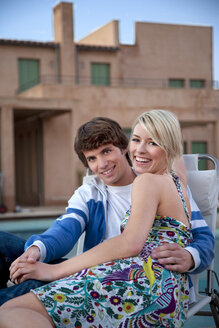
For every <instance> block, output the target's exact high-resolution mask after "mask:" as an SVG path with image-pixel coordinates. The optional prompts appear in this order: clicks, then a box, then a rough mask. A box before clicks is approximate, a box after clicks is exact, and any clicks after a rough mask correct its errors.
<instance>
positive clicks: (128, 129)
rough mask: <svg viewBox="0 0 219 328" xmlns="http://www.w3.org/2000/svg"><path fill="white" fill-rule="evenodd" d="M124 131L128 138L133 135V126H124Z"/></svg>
mask: <svg viewBox="0 0 219 328" xmlns="http://www.w3.org/2000/svg"><path fill="white" fill-rule="evenodd" d="M123 131H124V132H125V135H126V137H127V138H128V139H130V137H131V133H132V129H131V128H124V129H123Z"/></svg>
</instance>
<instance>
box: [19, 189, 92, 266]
mask: <svg viewBox="0 0 219 328" xmlns="http://www.w3.org/2000/svg"><path fill="white" fill-rule="evenodd" d="M85 194H86V192H85V190H84V187H83V186H82V187H80V188H79V189H77V190H76V191H75V193H74V194H73V196H72V197H71V199H70V200H69V203H68V207H67V208H66V213H65V214H64V215H62V216H60V217H59V218H58V219H56V220H55V221H54V222H53V224H52V226H51V227H50V228H49V229H47V230H46V231H45V232H44V233H42V234H39V235H33V236H31V237H30V238H29V239H28V240H27V242H26V244H25V250H26V249H27V248H28V247H30V246H32V245H36V246H38V247H39V249H40V253H41V257H40V261H41V262H46V263H48V262H50V261H53V260H55V259H58V258H60V257H62V256H65V255H66V254H68V253H69V252H70V251H71V250H72V248H73V247H74V245H75V244H76V242H77V241H78V239H79V237H80V236H81V234H82V232H83V231H84V230H85V228H86V225H87V223H88V208H87V202H86V199H85V197H84V195H85Z"/></svg>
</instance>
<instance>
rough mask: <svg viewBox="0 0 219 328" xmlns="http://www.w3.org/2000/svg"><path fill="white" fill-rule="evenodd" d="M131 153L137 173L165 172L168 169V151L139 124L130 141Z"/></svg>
mask: <svg viewBox="0 0 219 328" xmlns="http://www.w3.org/2000/svg"><path fill="white" fill-rule="evenodd" d="M129 154H130V158H131V161H132V165H133V168H134V170H135V172H136V173H138V174H141V173H146V172H148V173H155V174H163V173H164V172H166V171H167V159H166V153H165V151H164V150H163V149H161V148H160V146H158V145H157V144H156V143H155V142H154V141H153V139H152V138H151V137H150V136H149V135H148V133H147V132H146V130H145V129H144V128H143V127H142V126H141V124H139V123H138V124H137V125H136V126H135V128H134V130H133V134H132V136H131V141H130V143H129Z"/></svg>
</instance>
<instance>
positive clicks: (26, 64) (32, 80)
mask: <svg viewBox="0 0 219 328" xmlns="http://www.w3.org/2000/svg"><path fill="white" fill-rule="evenodd" d="M18 75H19V91H24V90H26V89H29V88H31V87H33V86H34V85H36V84H38V83H39V81H40V76H39V61H38V60H35V59H19V60H18Z"/></svg>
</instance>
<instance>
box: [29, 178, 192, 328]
mask: <svg viewBox="0 0 219 328" xmlns="http://www.w3.org/2000/svg"><path fill="white" fill-rule="evenodd" d="M173 179H174V181H175V183H176V186H177V190H178V191H179V194H180V196H181V198H182V200H183V205H184V208H185V211H186V213H187V216H188V212H187V209H186V205H185V202H184V198H183V194H182V190H181V187H180V184H179V180H178V178H177V177H176V176H175V175H173ZM129 215H130V210H129V211H128V212H127V214H126V216H125V218H124V220H123V221H122V225H121V229H122V230H123V229H124V227H125V224H126V222H127V220H128V218H129ZM190 241H191V232H190V230H189V229H188V228H187V227H186V226H185V225H184V224H183V223H181V222H179V221H177V220H175V219H173V218H170V217H167V216H165V217H162V216H156V217H155V220H154V224H153V227H152V229H151V232H150V234H149V236H148V238H147V240H146V242H145V245H144V247H143V249H142V251H141V252H140V253H139V255H138V256H136V257H130V258H123V259H119V260H115V261H111V262H107V263H104V264H102V265H97V266H94V267H91V268H89V269H85V270H82V271H81V272H79V273H77V274H75V275H71V276H69V277H67V278H63V279H60V280H57V281H55V282H52V283H50V284H47V285H45V286H43V287H40V288H38V289H36V290H33V292H34V293H35V294H36V295H37V297H38V298H39V299H40V300H41V302H42V303H43V305H44V306H45V308H46V310H47V312H48V313H49V315H50V316H51V317H52V319H53V321H54V324H55V325H56V327H69V328H74V327H77V328H79V327H92V328H112V327H119V328H120V327H127V328H137V327H141V328H142V327H169V328H173V327H174V328H175V327H182V326H183V322H184V321H185V319H186V314H187V310H188V303H189V283H188V276H187V274H180V273H177V272H172V271H168V270H166V269H165V268H164V267H163V266H162V265H160V264H159V263H158V262H157V261H156V260H153V259H152V258H151V257H150V253H151V251H152V250H153V248H154V247H157V246H158V245H161V244H163V243H174V242H176V243H179V244H180V245H181V246H183V247H185V246H186V245H188V244H189V243H190Z"/></svg>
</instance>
